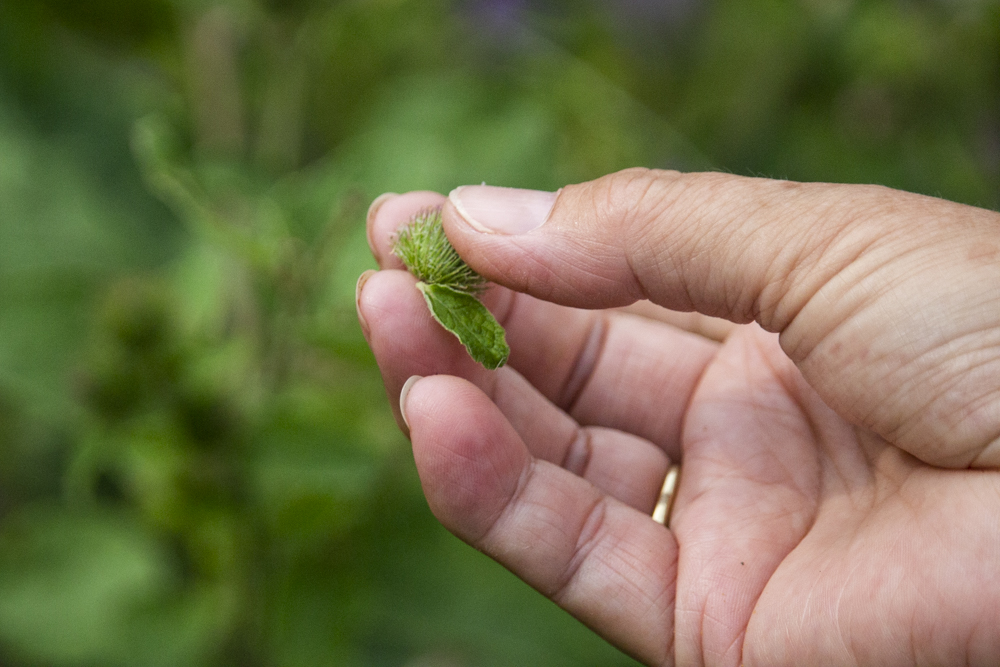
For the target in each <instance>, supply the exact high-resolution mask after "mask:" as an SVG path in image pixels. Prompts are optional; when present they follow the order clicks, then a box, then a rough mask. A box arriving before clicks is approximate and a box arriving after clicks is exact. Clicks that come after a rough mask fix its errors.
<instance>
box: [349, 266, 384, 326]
mask: <svg viewBox="0 0 1000 667" xmlns="http://www.w3.org/2000/svg"><path fill="white" fill-rule="evenodd" d="M376 273H378V272H377V271H374V270H372V269H368V270H367V271H365V272H364V273H362V274H361V275H360V276H359V277H358V284H357V285H356V286H355V288H354V308H355V309H356V310H357V311H358V322H359V323H360V324H361V332H362V333H363V334H364V335H365V338H366V339H367V338H368V336H369V334H371V329H369V328H368V321H367V320H365V316H364V315H362V314H361V290H363V289H364V288H365V283H366V282H368V279H369V278H371V277H372V276H374V275H375V274H376Z"/></svg>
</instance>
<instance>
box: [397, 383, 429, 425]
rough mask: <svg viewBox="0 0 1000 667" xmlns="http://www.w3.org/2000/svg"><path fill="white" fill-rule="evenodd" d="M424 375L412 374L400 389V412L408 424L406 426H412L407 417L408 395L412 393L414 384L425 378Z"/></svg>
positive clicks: (404, 421)
mask: <svg viewBox="0 0 1000 667" xmlns="http://www.w3.org/2000/svg"><path fill="white" fill-rule="evenodd" d="M423 379H424V376H422V375H411V376H410V379H409V380H407V381H406V382H404V383H403V388H402V389H400V390H399V414H401V415H402V416H403V423H404V424H406V428H410V420H408V419H407V418H406V395H407V394H409V393H410V389H412V388H413V385H415V384H416V383H417V381H418V380H423Z"/></svg>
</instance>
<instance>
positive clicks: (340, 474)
mask: <svg viewBox="0 0 1000 667" xmlns="http://www.w3.org/2000/svg"><path fill="white" fill-rule="evenodd" d="M998 44H1000V7H998V4H997V3H996V2H992V1H987V0H978V1H977V0H962V1H958V0H955V1H950V2H946V1H944V0H940V1H937V2H935V1H931V0H923V1H918V0H909V1H904V0H892V1H891V0H854V1H852V0H829V1H821V0H809V1H806V0H803V1H802V2H779V1H777V0H716V1H713V2H709V1H707V0H706V1H704V2H698V1H696V0H672V1H670V2H654V1H652V0H603V1H598V0H588V1H585V2H579V1H570V0H551V1H549V2H543V1H541V0H537V1H528V0H466V1H464V2H448V1H446V0H421V1H419V2H418V1H417V0H367V1H362V0H341V1H332V0H328V1H327V2H322V1H320V0H141V1H139V0H90V1H89V2H74V1H72V0H5V1H4V2H3V3H0V663H2V664H5V665H261V666H264V665H353V664H357V665H411V666H413V667H416V666H418V665H420V666H431V665H441V666H447V665H497V666H500V665H523V664H545V665H556V666H558V665H598V664H600V665H614V664H621V665H625V664H632V663H631V661H629V660H628V658H626V657H624V656H622V655H620V654H618V653H617V652H615V651H614V650H613V649H610V648H609V647H607V646H606V645H605V644H603V643H602V642H601V641H600V640H599V639H597V638H596V637H594V636H592V635H590V634H589V633H588V632H587V631H586V630H584V629H583V628H582V627H580V626H579V625H577V624H576V622H575V621H573V620H572V619H569V618H568V617H567V616H566V615H564V614H563V613H562V612H560V611H559V610H557V609H556V608H555V607H554V606H552V605H551V604H549V603H548V602H546V601H544V600H543V599H541V597H540V596H538V595H537V594H535V593H534V592H533V591H530V590H529V589H527V588H526V587H525V586H523V585H522V584H520V583H519V582H516V581H515V580H514V579H513V577H512V576H511V575H509V574H508V573H506V572H505V571H503V570H502V569H501V568H499V567H498V566H496V565H494V564H492V563H490V562H488V561H487V560H486V559H485V557H483V556H481V555H479V554H477V553H475V552H473V551H472V550H471V549H468V548H466V547H464V546H463V545H461V544H459V543H458V542H457V541H456V540H455V539H454V538H452V537H451V536H449V535H448V534H447V533H445V531H444V530H443V529H442V528H440V527H439V526H438V525H437V524H436V523H435V521H434V520H433V518H432V517H431V516H430V515H429V512H428V511H427V509H426V505H425V504H424V502H423V500H422V496H421V494H420V489H419V482H418V481H417V479H416V475H415V471H414V469H413V465H412V461H411V459H410V458H409V450H408V447H407V444H406V442H405V440H404V439H403V437H402V436H401V435H400V434H399V433H398V432H397V430H396V427H395V424H394V423H393V420H392V416H391V413H390V411H389V409H388V407H387V401H386V399H385V397H384V394H383V393H382V389H381V385H380V381H379V378H378V373H377V369H376V367H375V364H374V361H373V359H372V358H371V356H370V353H369V352H368V350H367V347H366V345H365V343H364V340H363V338H362V336H361V333H360V331H359V329H358V327H357V325H356V322H355V317H354V308H353V287H354V281H355V279H356V277H357V275H358V274H359V273H360V272H361V271H363V270H364V269H366V268H369V267H371V266H372V260H371V258H370V256H369V254H368V251H367V247H366V243H365V236H364V229H363V218H364V210H365V208H366V206H367V202H368V201H370V200H371V199H372V198H373V197H374V196H376V195H377V194H379V193H381V192H383V191H390V190H391V191H397V192H402V191H405V190H410V189H420V188H428V189H435V190H441V191H447V190H448V189H450V188H452V187H454V186H456V185H458V184H462V183H475V182H480V181H487V182H490V183H497V184H504V185H512V186H522V187H532V188H545V189H553V188H557V187H559V186H560V185H562V184H564V183H566V182H573V181H580V180H585V179H588V178H592V177H596V176H598V175H600V174H603V173H606V172H609V171H612V170H616V169H619V168H623V167H628V166H635V165H644V166H650V167H674V168H682V169H706V168H708V169H711V168H714V169H725V170H728V171H732V172H736V173H745V174H759V175H767V176H776V177H787V178H794V179H801V180H833V181H850V182H877V183H882V184H885V185H890V186H893V187H899V188H903V189H908V190H913V191H919V192H924V193H928V194H934V195H940V196H944V197H948V198H951V199H955V200H958V201H963V202H968V203H972V204H977V205H981V206H987V207H991V208H996V207H997V205H998V203H1000V202H998V197H1000V195H998V192H1000V189H998V185H1000V113H998V112H1000V50H998V48H997V45H998Z"/></svg>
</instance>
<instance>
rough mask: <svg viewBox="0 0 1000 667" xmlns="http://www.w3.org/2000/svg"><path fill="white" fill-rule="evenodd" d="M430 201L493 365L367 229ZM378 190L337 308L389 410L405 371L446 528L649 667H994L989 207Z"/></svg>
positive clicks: (619, 189) (678, 190) (413, 424)
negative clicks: (488, 319) (358, 324)
mask: <svg viewBox="0 0 1000 667" xmlns="http://www.w3.org/2000/svg"><path fill="white" fill-rule="evenodd" d="M443 202H444V204H445V205H444V211H443V215H444V224H445V229H446V231H447V233H448V236H449V238H450V239H451V241H452V243H453V244H454V245H455V247H456V248H457V249H458V251H459V253H460V254H461V255H462V256H463V257H464V258H465V259H466V261H468V262H469V264H471V265H472V266H473V268H475V269H476V270H477V271H479V272H480V273H481V274H482V275H484V276H485V277H486V278H488V279H489V280H491V281H493V282H495V283H496V284H497V286H496V287H493V288H492V289H491V290H490V292H489V293H488V294H487V295H486V302H487V305H488V306H489V307H490V308H491V309H492V310H493V311H494V313H495V314H496V315H497V316H498V319H499V320H500V321H501V322H502V323H503V324H504V326H505V327H506V329H507V336H508V341H509V342H510V345H511V350H512V352H511V356H510V361H509V366H508V367H506V368H503V369H500V370H499V371H493V372H491V371H485V370H483V369H482V368H481V367H479V366H478V365H476V364H475V362H473V361H472V360H471V359H469V358H468V357H467V355H466V354H465V352H464V350H463V349H462V347H461V345H460V344H459V343H458V341H457V340H456V339H454V337H452V336H451V334H449V333H448V332H446V331H444V330H442V329H441V328H440V327H438V326H437V324H436V323H435V322H434V321H433V319H431V317H430V315H429V314H428V313H427V310H426V307H425V306H424V304H423V300H422V298H421V296H420V294H419V293H418V292H417V290H416V289H414V288H413V283H414V279H413V278H412V277H411V276H409V275H408V274H407V273H405V272H404V271H400V270H392V269H399V268H400V264H399V263H398V261H397V260H396V258H394V257H393V256H391V255H390V253H389V237H390V235H391V233H392V232H393V231H394V229H395V228H396V227H398V226H399V225H401V224H403V223H404V222H405V221H406V220H407V219H408V218H409V216H410V215H411V214H412V213H414V212H416V211H417V210H418V209H420V208H423V207H425V206H429V205H438V204H441V203H443ZM553 202H554V207H552V204H553ZM377 203H378V204H380V205H378V206H373V211H372V213H371V215H370V218H369V238H370V240H371V244H372V249H373V252H374V253H375V255H376V257H377V258H378V260H379V263H380V266H381V267H382V268H383V269H389V270H383V271H380V272H378V273H375V274H366V275H365V276H363V277H362V280H360V281H359V287H358V311H359V316H360V317H361V321H362V328H363V329H364V330H365V333H366V337H367V338H368V341H369V343H370V345H371V347H372V349H373V351H374V353H375V355H376V358H377V360H378V363H379V367H380V368H381V370H382V373H383V376H384V379H385V384H386V388H387V391H388V393H389V396H390V398H392V399H393V401H392V402H393V404H394V410H395V411H396V414H397V418H398V417H399V416H400V412H399V407H398V405H396V403H397V401H396V400H395V398H396V397H397V396H399V394H400V391H401V389H402V387H403V385H404V383H406V381H407V379H408V378H410V377H411V376H415V375H417V376H427V377H424V378H423V379H420V380H417V381H415V382H410V383H408V386H407V392H406V395H405V396H403V397H402V403H404V404H405V411H406V421H407V422H408V427H407V426H406V424H404V423H403V421H400V425H401V427H403V428H404V429H406V428H408V430H409V433H410V437H411V439H412V442H413V451H414V456H415V459H416V464H417V469H418V471H419V473H420V478H421V482H422V484H423V487H424V491H425V494H426V496H427V499H428V502H429V504H430V507H431V509H432V511H433V512H434V513H435V515H436V516H437V517H438V518H439V519H440V520H441V522H442V523H443V524H444V525H445V526H446V527H447V528H449V529H450V530H451V531H452V532H454V533H455V534H456V535H458V536H459V537H460V538H462V539H463V540H465V541H467V542H468V543H470V544H472V545H473V546H474V547H476V548H478V549H481V550H482V551H484V552H486V553H487V554H489V555H491V556H492V557H494V558H495V559H497V560H498V561H500V562H501V563H503V564H504V565H505V566H506V567H508V568H509V569H511V570H512V571H513V572H515V573H516V574H517V575H519V576H520V577H521V578H523V579H524V580H525V581H527V582H528V583H529V584H531V585H532V586H534V587H535V588H537V589H538V590H539V591H541V592H542V593H544V594H545V595H547V596H549V597H551V598H552V599H553V600H554V601H556V602H557V603H558V604H559V605H561V606H562V607H564V608H565V609H567V610H568V611H569V612H571V613H572V614H574V615H576V616H577V617H578V618H580V619H581V620H582V621H583V622H584V623H586V624H588V625H589V626H590V627H592V628H593V629H594V630H595V631H597V632H598V633H600V634H601V635H603V636H604V637H605V638H607V639H608V640H609V641H611V642H613V643H614V644H616V645H617V646H619V647H620V648H622V649H623V650H624V651H626V652H628V653H630V654H632V655H634V656H636V657H637V658H638V659H640V660H642V661H644V662H646V663H648V664H655V665H672V664H678V665H700V664H706V665H739V664H744V665H813V664H815V665H820V664H822V665H840V664H866V665H867V664H877V665H904V664H905V665H909V664H934V665H940V664H982V665H986V664H990V665H994V664H996V663H997V659H998V656H1000V575H998V565H1000V518H998V517H1000V472H998V467H1000V216H998V215H997V214H996V213H993V212H989V211H985V210H980V209H975V208H971V207H966V206H961V205H958V204H953V203H949V202H945V201H941V200H937V199H932V198H928V197H922V196H918V195H911V194H907V193H902V192H897V191H893V190H888V189H885V188H879V187H869V186H847V185H826V184H796V183H789V182H780V181H770V180H764V179H748V178H740V177H735V176H729V175H723V174H689V175H684V174H677V173H666V172H650V171H645V170H630V171H626V172H620V173H618V174H613V175H611V176H607V177H605V178H602V179H598V180H597V181H593V182H590V183H585V184H581V185H576V186H569V187H567V188H564V189H563V190H561V191H560V193H559V195H558V197H555V196H554V195H552V194H546V193H529V192H525V191H510V190H501V189H496V188H482V187H479V186H473V187H466V188H460V189H459V190H457V191H455V192H453V193H452V195H451V199H450V200H445V198H444V197H442V196H441V195H437V194H434V193H427V192H418V193H409V194H406V195H401V196H397V197H394V198H391V199H388V200H382V201H380V202H377ZM456 204H459V205H460V206H461V212H460V210H459V209H458V208H456ZM550 207H552V209H551V212H549V208H550ZM463 213H464V215H465V216H466V218H463ZM467 220H474V221H475V222H474V223H472V224H470V223H469V222H468V221H467ZM542 222H544V224H541V223H542ZM539 225H540V226H539ZM486 226H488V227H491V228H493V229H495V230H499V231H494V232H485V231H482V230H483V229H484V227H486ZM477 227H478V228H479V229H477ZM529 228H532V229H530V231H529ZM640 299H649V300H650V301H652V302H654V303H656V304H659V305H660V306H663V307H665V308H671V309H674V310H678V311H697V312H700V313H702V314H704V315H709V316H716V317H720V318H724V319H726V320H729V321H731V322H734V323H738V324H741V325H742V326H728V325H719V324H718V322H717V321H716V320H708V319H705V318H698V317H695V318H693V319H692V318H690V317H689V318H681V319H678V316H677V315H676V314H669V313H668V312H667V311H661V310H658V309H653V308H652V307H651V306H649V305H645V306H643V307H642V308H643V311H644V312H647V313H649V312H653V313H655V318H659V319H666V320H671V321H673V322H674V325H671V324H667V323H665V322H663V321H658V319H655V318H650V317H642V316H638V315H636V314H634V313H630V312H626V311H623V310H621V309H620V308H621V307H623V306H628V305H629V304H632V303H633V302H635V301H637V300H640ZM578 308H584V309H587V310H579V309H578ZM632 308H633V309H634V308H635V306H633V307H632ZM601 309H603V310H601ZM751 322H756V324H747V323H751ZM678 325H679V326H678ZM684 329H687V330H684ZM692 331H709V332H712V333H716V332H717V333H720V334H722V333H724V334H726V335H725V339H724V341H723V342H718V341H716V340H712V339H711V338H709V337H706V336H703V335H698V333H693V332H692ZM768 332H771V333H768ZM720 337H721V336H720ZM430 376H433V377H430ZM671 461H674V462H676V461H679V462H681V464H682V474H681V483H680V488H679V490H678V493H677V497H676V501H675V505H674V509H673V513H672V517H671V519H670V523H669V530H668V529H665V528H664V527H663V526H661V525H659V524H658V523H655V522H654V521H653V520H652V519H651V518H650V517H649V512H650V511H651V510H652V508H653V505H654V503H655V501H656V498H657V495H658V492H659V489H660V485H661V483H662V481H663V477H664V475H665V473H666V471H667V468H668V466H669V463H670V462H671Z"/></svg>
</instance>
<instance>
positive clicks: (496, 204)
mask: <svg viewBox="0 0 1000 667" xmlns="http://www.w3.org/2000/svg"><path fill="white" fill-rule="evenodd" d="M444 223H445V230H446V232H447V234H448V237H449V238H450V239H451V241H452V243H453V244H454V245H455V247H456V249H457V250H458V252H459V254H461V255H462V257H463V258H465V259H466V261H468V262H469V264H470V265H472V267H473V268H475V269H476V270H477V271H479V272H480V273H481V274H482V275H484V276H485V277H486V278H488V279H490V280H492V281H494V282H497V283H499V284H502V285H505V286H507V287H510V288H512V289H515V290H518V291H522V292H527V293H529V294H532V295H534V296H536V297H539V298H542V299H546V300H549V301H554V302H557V303H561V304H565V305H570V306H576V307H584V308H607V307H613V306H622V305H626V304H629V303H632V302H634V301H637V300H639V299H644V298H645V299H649V300H651V301H653V302H655V303H658V304H660V305H661V306H665V307H667V308H671V309H674V310H683V311H690V310H697V311H699V312H701V313H704V314H706V315H713V316H718V317H724V318H726V319H729V320H731V321H733V322H738V323H745V322H750V321H754V320H756V321H757V322H759V323H760V324H761V326H763V327H764V328H765V329H767V330H769V331H772V332H777V333H780V334H781V343H782V347H783V349H784V350H785V352H786V354H788V355H789V356H790V357H791V359H792V360H793V361H795V362H796V364H798V366H799V368H800V370H801V371H802V372H803V374H804V375H805V377H806V379H807V380H808V381H809V382H810V384H812V385H813V387H814V388H816V389H817V391H818V392H819V393H820V395H821V396H823V398H824V399H825V400H826V401H827V403H828V404H829V405H830V406H831V407H832V408H834V409H835V410H836V411H837V412H838V413H840V414H841V416H843V417H845V418H847V419H849V420H850V421H852V422H854V423H856V424H862V425H864V426H867V427H869V428H871V429H872V430H874V431H875V432H876V433H878V434H879V435H881V436H883V437H885V438H886V439H888V440H890V441H891V442H894V443H896V444H898V445H899V446H901V447H903V448H904V449H906V450H907V451H909V452H911V453H913V454H915V455H917V456H918V457H920V458H922V459H924V460H925V461H928V462H931V463H935V464H940V465H950V466H966V465H976V466H995V465H1000V240H998V239H1000V216H998V215H997V214H996V213H994V212H991V211H986V210H982V209H977V208H973V207H968V206H963V205H960V204H955V203H951V202H947V201H943V200H940V199H934V198H931V197H924V196H921V195H914V194H910V193H905V192H899V191H895V190H890V189H887V188H883V187H877V186H857V185H835V184H820V183H815V184H804V183H792V182H788V181H775V180H768V179H758V178H744V177H738V176H731V175H728V174H718V173H708V174H681V173H677V172H663V171H650V170H644V169H633V170H627V171H623V172H618V173H615V174H611V175H609V176H605V177H603V178H600V179H597V180H595V181H590V182H587V183H582V184H579V185H572V186H567V187H565V188H563V189H562V190H560V191H559V192H556V193H548V192H535V191H530V190H515V189H509V188H496V187H489V186H463V187H460V188H458V189H456V190H454V191H453V192H452V193H451V194H450V195H449V200H448V203H447V204H446V206H445V209H444ZM942 443H946V444H944V445H943V444H942Z"/></svg>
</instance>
